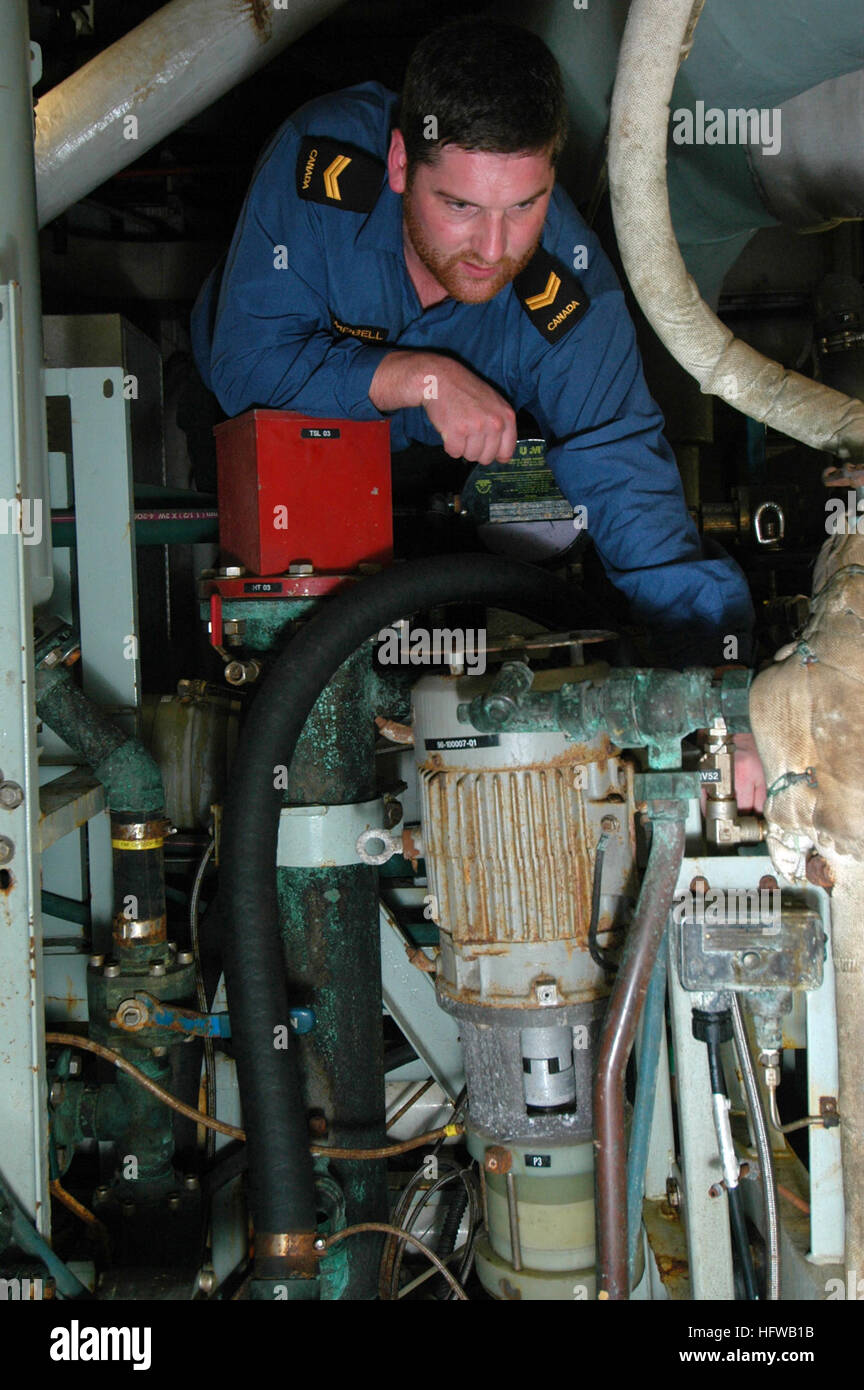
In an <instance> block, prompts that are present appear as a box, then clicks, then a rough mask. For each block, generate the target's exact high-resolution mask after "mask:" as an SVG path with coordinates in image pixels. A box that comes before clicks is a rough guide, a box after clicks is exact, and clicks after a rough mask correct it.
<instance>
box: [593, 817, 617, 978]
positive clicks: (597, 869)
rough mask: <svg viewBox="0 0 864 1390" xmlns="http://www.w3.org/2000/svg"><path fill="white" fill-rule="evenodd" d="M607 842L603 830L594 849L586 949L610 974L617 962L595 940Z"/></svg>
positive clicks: (615, 969) (595, 961) (607, 838)
mask: <svg viewBox="0 0 864 1390" xmlns="http://www.w3.org/2000/svg"><path fill="white" fill-rule="evenodd" d="M608 843H609V836H608V835H607V833H606V831H605V830H604V832H603V834H602V835H601V836H600V839H599V840H598V841H597V848H596V850H595V851H594V878H593V881H592V884H591V921H590V924H589V926H588V950H589V951H590V953H591V959H592V960H593V961H594V963H595V965H599V966H601V968H602V969H603V970H608V971H610V972H611V973H612V974H614V973H615V971H617V969H618V965H617V962H616V961H614V960H613V959H612V956H611V955H610V953H609V952H608V951H607V950H605V949H604V948H603V947H602V946H601V945H600V944H599V943H598V941H597V927H598V924H599V922H600V896H601V888H602V885H603V860H604V858H605V856H606V846H607V845H608Z"/></svg>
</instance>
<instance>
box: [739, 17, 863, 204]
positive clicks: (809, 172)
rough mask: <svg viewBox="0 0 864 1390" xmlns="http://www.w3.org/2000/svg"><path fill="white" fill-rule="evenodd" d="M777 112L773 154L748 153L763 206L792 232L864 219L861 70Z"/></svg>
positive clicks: (756, 149) (753, 149)
mask: <svg viewBox="0 0 864 1390" xmlns="http://www.w3.org/2000/svg"><path fill="white" fill-rule="evenodd" d="M861 22H862V26H864V15H862V21H861ZM781 110H782V112H783V138H782V142H781V145H780V149H779V150H778V151H777V152H776V154H773V155H771V154H766V153H765V151H764V149H763V148H762V147H761V146H760V145H751V146H750V148H749V149H748V151H747V157H748V160H749V162H750V169H751V172H752V173H753V177H754V178H755V179H756V182H757V184H758V185H759V190H760V192H761V194H762V197H763V199H764V201H765V205H766V207H767V208H769V209H770V211H771V212H772V213H773V214H774V216H775V217H776V218H777V219H778V221H780V222H785V223H787V225H789V226H793V227H818V226H820V225H822V224H824V223H828V222H830V221H831V220H832V219H833V218H835V217H840V218H847V217H848V218H859V217H864V68H860V69H859V70H858V72H847V73H845V74H844V75H843V76H842V77H835V78H833V79H832V80H831V81H830V82H821V83H820V84H819V86H818V87H811V88H810V90H809V91H807V92H802V93H801V95H800V96H797V97H793V98H792V100H791V101H784V103H783V105H782V107H781Z"/></svg>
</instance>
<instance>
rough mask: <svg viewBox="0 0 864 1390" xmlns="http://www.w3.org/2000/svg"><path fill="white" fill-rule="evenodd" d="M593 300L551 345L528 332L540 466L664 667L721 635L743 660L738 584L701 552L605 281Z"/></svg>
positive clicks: (724, 649)
mask: <svg viewBox="0 0 864 1390" xmlns="http://www.w3.org/2000/svg"><path fill="white" fill-rule="evenodd" d="M599 256H600V257H602V259H603V261H604V262H605V266H604V267H602V268H601V270H600V275H599V276H596V277H594V278H595V285H596V284H597V280H598V279H600V283H601V284H602V281H603V280H606V282H607V284H609V282H610V281H612V282H613V283H614V277H613V276H612V271H611V267H609V266H608V262H606V261H605V256H603V253H602V252H599ZM592 259H593V258H592ZM601 276H602V279H601V278H600V277H601ZM595 293H596V298H594V300H593V302H592V304H591V306H590V308H589V310H588V312H587V314H586V315H585V317H584V318H583V319H582V321H581V322H580V323H578V324H577V325H576V327H575V328H573V329H572V330H571V331H570V332H569V333H568V334H565V336H564V337H563V338H562V339H561V340H560V342H558V343H553V344H544V343H543V342H542V340H541V339H539V335H538V341H539V342H540V351H539V353H538V356H537V358H536V359H535V361H534V362H533V364H532V366H531V369H530V376H531V377H532V379H533V382H534V394H533V399H532V400H529V401H528V402H527V408H528V409H529V410H530V411H531V412H532V413H533V414H534V415H535V416H536V418H537V421H538V423H539V424H540V426H541V428H542V429H543V431H544V433H545V435H546V439H547V442H548V443H550V444H551V445H552V447H551V448H550V450H549V463H550V466H551V468H552V471H553V472H554V474H555V477H556V479H557V481H558V485H559V486H560V488H561V490H562V492H563V493H564V494H565V496H566V497H567V498H568V500H569V501H570V502H571V503H572V504H573V505H574V506H576V505H582V506H584V507H585V508H586V510H587V517H586V518H585V524H586V527H587V530H588V532H589V534H590V536H591V538H592V540H593V542H594V545H595V547H596V549H597V552H598V554H599V556H600V558H601V560H602V562H603V565H604V568H605V570H606V572H607V574H608V576H609V578H610V579H611V581H612V583H613V584H614V585H615V586H616V588H618V589H620V590H621V591H622V593H624V594H625V595H626V597H627V598H628V600H629V602H630V607H631V611H632V613H633V615H634V617H635V618H636V619H637V620H638V621H639V622H642V623H644V624H645V625H646V626H647V627H648V628H649V629H650V630H651V631H652V633H653V634H654V636H655V638H656V639H657V640H658V644H659V647H660V649H661V652H662V654H663V655H664V657H665V659H666V660H668V661H669V662H670V663H672V664H682V665H693V664H697V663H701V662H708V663H709V664H710V663H715V662H718V663H719V662H720V661H722V660H727V661H728V660H729V659H730V646H729V644H727V643H725V642H724V639H725V638H727V637H732V636H734V637H735V638H736V639H737V642H738V652H737V659H740V660H747V659H748V657H749V648H750V641H751V635H750V634H751V629H752V625H753V605H752V602H751V599H750V594H749V590H748V588H747V582H746V580H745V578H744V575H743V574H742V572H741V571H740V569H739V568H738V566H737V565H736V564H735V563H734V561H733V560H732V559H731V558H730V557H729V556H727V555H725V553H722V552H721V554H720V556H719V557H718V558H717V559H706V558H705V557H704V556H703V552H702V544H701V541H700V538H699V534H698V532H697V530H696V527H695V525H694V524H693V521H692V520H691V518H690V514H689V512H688V511H687V506H686V503H685V500H684V493H683V489H682V487H681V480H680V477H679V474H678V468H677V466H676V463H675V459H674V456H673V454H672V450H671V448H670V447H669V444H668V443H667V441H666V439H665V438H664V435H663V417H662V415H661V414H660V410H659V408H658V407H657V405H656V404H655V402H654V401H653V400H652V398H651V396H650V395H649V392H648V388H647V386H646V384H645V379H644V377H643V374H642V365H641V361H640V358H639V352H638V349H637V346H636V335H635V330H634V328H633V323H632V321H631V319H630V316H629V314H628V313H627V309H626V306H625V304H624V297H623V294H622V293H621V291H620V290H619V289H618V288H617V287H616V288H612V287H611V286H610V287H609V288H604V289H601V290H600V291H599V292H597V291H596V290H595ZM718 550H719V547H718ZM731 650H732V651H733V652H734V648H731ZM731 659H735V657H734V656H733V657H732V658H731Z"/></svg>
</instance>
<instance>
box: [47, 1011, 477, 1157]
mask: <svg viewBox="0 0 864 1390" xmlns="http://www.w3.org/2000/svg"><path fill="white" fill-rule="evenodd" d="M45 1041H46V1043H49V1044H50V1043H55V1044H56V1045H57V1046H58V1047H79V1048H81V1050H82V1051H83V1052H92V1053H94V1054H95V1056H97V1057H102V1058H103V1059H104V1061H106V1062H111V1063H112V1065H113V1066H115V1067H117V1068H118V1070H120V1071H125V1072H126V1074H127V1076H134V1078H135V1080H136V1081H137V1082H139V1083H140V1084H141V1085H142V1086H143V1087H144V1089H145V1091H149V1092H150V1094H151V1095H152V1096H156V1097H157V1098H158V1099H159V1100H161V1101H164V1102H165V1104H166V1105H168V1106H170V1107H171V1109H172V1110H176V1111H177V1113H178V1115H184V1116H185V1117H186V1119H187V1120H192V1121H193V1122H194V1123H195V1124H197V1125H204V1126H205V1127H206V1128H207V1129H213V1130H215V1131H216V1133H217V1134H226V1135H227V1136H228V1138H229V1139H240V1140H244V1141H245V1139H246V1131H245V1130H242V1129H238V1127H237V1126H236V1125H229V1124H226V1123H225V1121H224V1120H217V1119H216V1118H215V1117H214V1116H213V1115H202V1114H201V1112H200V1111H199V1110H195V1109H193V1107H192V1106H191V1105H186V1104H185V1102H184V1101H182V1100H178V1099H177V1097H176V1096H172V1094H171V1092H170V1091H166V1090H165V1088H164V1087H163V1086H160V1085H158V1083H157V1082H155V1081H151V1079H150V1077H149V1076H146V1075H145V1074H144V1072H143V1071H141V1070H140V1069H139V1068H138V1067H135V1066H133V1065H132V1063H131V1062H127V1060H126V1058H125V1057H122V1056H121V1055H120V1053H119V1052H115V1051H114V1050H113V1048H110V1047H105V1046H104V1045H103V1044H102V1043H98V1042H94V1041H93V1039H92V1038H84V1037H81V1036H79V1034H77V1033H46V1034H45ZM415 1099H416V1096H415ZM464 1133H465V1127H464V1125H457V1124H451V1125H442V1126H441V1127H440V1128H439V1129H430V1130H427V1132H426V1133H425V1134H416V1135H415V1136H414V1138H413V1139H403V1140H402V1142H401V1143H399V1144H387V1145H386V1146H385V1147H384V1148H380V1149H330V1148H327V1146H326V1145H321V1144H311V1145H310V1146H309V1152H310V1153H311V1154H317V1155H319V1156H323V1157H324V1158H395V1157H396V1156H397V1155H398V1154H404V1153H409V1152H410V1150H411V1149H420V1148H422V1147H423V1146H424V1144H434V1143H435V1142H436V1141H437V1140H439V1139H449V1138H452V1137H454V1136H458V1135H460V1134H464Z"/></svg>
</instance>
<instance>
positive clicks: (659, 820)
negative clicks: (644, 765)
mask: <svg viewBox="0 0 864 1390" xmlns="http://www.w3.org/2000/svg"><path fill="white" fill-rule="evenodd" d="M686 812H687V806H686V803H685V802H680V801H653V802H652V803H651V810H650V812H649V814H650V817H651V820H652V821H653V823H654V824H653V834H652V839H651V851H650V854H649V856H648V865H647V868H646V870H645V877H644V878H643V880H642V889H641V891H640V893H639V902H638V903H637V906H636V915H635V917H634V919H633V925H632V927H631V928H630V931H629V933H628V937H627V946H626V950H625V953H624V959H623V960H622V962H621V968H620V970H619V971H618V975H617V977H616V980H615V988H614V989H613V991H612V996H611V998H610V1000H609V1008H608V1010H607V1013H606V1018H605V1021H604V1024H603V1032H602V1035H601V1038H600V1051H599V1055H598V1059H597V1075H596V1078H595V1081H594V1126H595V1129H594V1155H595V1170H596V1187H597V1290H598V1295H599V1296H600V1297H601V1298H609V1299H626V1298H629V1296H630V1286H629V1285H630V1281H629V1277H628V1261H627V1140H626V1135H625V1130H624V1074H625V1072H626V1070H627V1059H628V1057H629V1056H630V1049H631V1048H632V1046H633V1042H634V1039H635V1037H636V1028H637V1026H638V1023H639V1017H640V1015H641V1013H642V1006H643V1004H644V1002H645V994H646V992H647V989H648V982H649V980H650V979H651V972H652V971H653V969H654V962H655V961H656V959H657V952H658V950H659V948H660V943H661V941H662V940H663V932H664V930H665V927H666V919H667V917H668V915H669V911H670V909H671V907H672V899H673V896H674V893H675V884H676V882H677V878H678V871H679V869H680V867H681V861H682V859H683V858H684V818H685V816H686Z"/></svg>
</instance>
